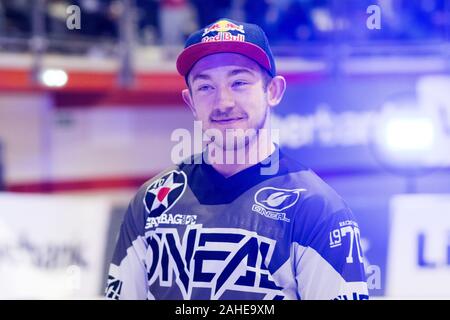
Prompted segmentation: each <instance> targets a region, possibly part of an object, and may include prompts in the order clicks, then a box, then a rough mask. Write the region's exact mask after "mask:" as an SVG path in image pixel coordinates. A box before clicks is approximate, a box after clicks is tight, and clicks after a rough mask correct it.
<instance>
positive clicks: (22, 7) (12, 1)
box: [2, 0, 31, 36]
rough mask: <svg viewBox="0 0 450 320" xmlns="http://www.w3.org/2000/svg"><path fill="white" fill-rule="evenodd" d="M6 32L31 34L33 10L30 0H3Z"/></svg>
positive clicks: (22, 34) (21, 34)
mask: <svg viewBox="0 0 450 320" xmlns="http://www.w3.org/2000/svg"><path fill="white" fill-rule="evenodd" d="M2 7H3V10H4V16H5V20H6V23H5V34H11V33H12V34H16V35H20V36H24V35H30V34H31V10H30V3H29V1H28V0H3V1H2Z"/></svg>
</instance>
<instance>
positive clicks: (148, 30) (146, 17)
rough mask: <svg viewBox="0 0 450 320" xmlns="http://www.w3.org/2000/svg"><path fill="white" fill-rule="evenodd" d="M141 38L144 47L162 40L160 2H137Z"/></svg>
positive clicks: (146, 0)
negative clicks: (159, 39)
mask: <svg viewBox="0 0 450 320" xmlns="http://www.w3.org/2000/svg"><path fill="white" fill-rule="evenodd" d="M136 6H137V8H138V29H139V37H140V39H141V42H142V43H143V44H144V45H151V44H155V43H156V40H157V39H158V38H160V36H161V34H160V32H159V19H158V17H159V0H136Z"/></svg>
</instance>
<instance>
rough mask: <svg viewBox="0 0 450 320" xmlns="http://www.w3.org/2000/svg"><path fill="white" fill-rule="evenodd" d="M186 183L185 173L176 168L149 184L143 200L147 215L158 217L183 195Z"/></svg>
mask: <svg viewBox="0 0 450 320" xmlns="http://www.w3.org/2000/svg"><path fill="white" fill-rule="evenodd" d="M186 184H187V178H186V174H185V173H184V172H183V171H176V170H173V171H170V172H168V173H166V174H165V175H164V176H162V177H161V178H159V179H158V180H156V181H154V182H153V183H152V184H150V185H149V186H148V188H147V190H146V192H145V196H144V200H143V201H144V206H145V210H146V211H147V212H148V213H149V217H159V216H160V215H161V214H163V213H164V212H166V211H167V210H169V209H170V208H171V207H172V206H173V205H174V204H175V203H176V202H177V201H178V200H179V199H180V198H181V196H182V195H183V193H184V191H185V190H186Z"/></svg>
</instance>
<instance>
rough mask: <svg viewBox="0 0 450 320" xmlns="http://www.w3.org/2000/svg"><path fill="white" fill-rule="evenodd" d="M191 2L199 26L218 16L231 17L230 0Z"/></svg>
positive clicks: (210, 21)
mask: <svg viewBox="0 0 450 320" xmlns="http://www.w3.org/2000/svg"><path fill="white" fill-rule="evenodd" d="M254 1H258V0H254ZM191 2H192V4H193V5H194V7H195V10H196V12H197V22H198V25H200V26H206V25H208V24H210V23H212V22H214V21H216V20H219V19H220V18H225V17H226V18H233V17H230V13H231V5H232V2H233V1H232V0H217V1H211V0H192V1H191Z"/></svg>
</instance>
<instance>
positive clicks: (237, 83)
mask: <svg viewBox="0 0 450 320" xmlns="http://www.w3.org/2000/svg"><path fill="white" fill-rule="evenodd" d="M246 84H248V82H247V81H243V80H236V81H233V84H232V86H233V87H235V88H239V87H242V86H245V85H246Z"/></svg>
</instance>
